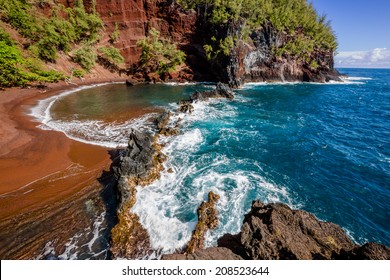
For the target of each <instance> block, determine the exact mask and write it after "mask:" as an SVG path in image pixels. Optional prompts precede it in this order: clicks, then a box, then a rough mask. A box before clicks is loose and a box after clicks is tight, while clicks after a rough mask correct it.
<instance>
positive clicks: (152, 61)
mask: <svg viewBox="0 0 390 280" xmlns="http://www.w3.org/2000/svg"><path fill="white" fill-rule="evenodd" d="M137 45H138V47H140V48H141V57H140V62H139V66H140V68H143V69H149V70H150V71H151V72H157V73H159V74H163V73H168V72H170V71H172V70H174V69H175V68H176V66H178V65H180V64H182V63H183V62H184V61H185V58H186V55H185V53H184V52H182V51H180V50H178V49H177V46H176V45H175V44H172V43H170V42H169V41H168V40H165V39H162V38H161V37H160V32H159V31H158V30H156V29H154V28H152V29H151V30H150V31H149V35H148V37H147V38H145V39H142V40H139V41H138V42H137Z"/></svg>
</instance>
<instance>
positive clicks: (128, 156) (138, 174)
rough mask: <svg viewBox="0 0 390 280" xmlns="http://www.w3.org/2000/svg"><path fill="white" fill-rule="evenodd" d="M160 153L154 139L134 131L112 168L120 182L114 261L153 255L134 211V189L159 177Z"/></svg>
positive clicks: (112, 241)
mask: <svg viewBox="0 0 390 280" xmlns="http://www.w3.org/2000/svg"><path fill="white" fill-rule="evenodd" d="M160 149H161V147H160V146H159V145H158V144H157V142H156V139H155V138H153V137H152V136H151V135H149V134H146V133H141V132H139V131H136V130H132V131H131V133H130V137H129V144H128V147H127V149H126V151H125V153H124V155H123V156H122V157H121V159H120V163H119V165H118V166H117V167H114V168H113V170H114V173H115V176H116V177H117V180H118V184H117V191H118V207H117V219H118V223H117V224H116V225H115V227H114V228H113V229H112V230H111V247H110V250H111V253H112V255H113V257H114V258H128V259H135V258H141V257H143V256H145V255H148V254H149V252H150V242H149V236H148V233H147V231H146V230H145V229H144V228H143V227H142V225H141V223H140V222H139V218H138V216H137V215H136V214H134V213H132V212H131V208H132V207H133V206H134V204H135V202H136V193H137V192H136V189H135V187H136V186H137V185H141V186H145V185H148V184H150V183H152V182H153V181H154V180H156V179H158V178H159V176H160V171H161V170H162V169H163V167H162V162H163V161H164V157H165V156H164V155H163V154H162V153H161V151H160Z"/></svg>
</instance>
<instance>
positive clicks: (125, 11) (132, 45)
mask: <svg viewBox="0 0 390 280" xmlns="http://www.w3.org/2000/svg"><path fill="white" fill-rule="evenodd" d="M61 2H62V3H63V4H64V5H65V6H73V5H74V2H75V0H61ZM169 2H171V1H160V0H154V1H153V0H96V11H97V12H98V13H99V15H100V17H101V18H102V20H103V22H104V24H105V31H104V34H103V39H102V42H101V43H103V44H104V43H105V42H107V43H108V41H109V39H110V37H109V36H110V35H111V34H112V33H113V31H114V30H115V26H116V25H118V28H119V38H118V39H117V40H116V42H115V43H114V45H115V47H116V48H118V49H119V50H120V51H121V53H122V55H123V56H124V58H125V61H126V63H128V64H130V65H133V64H134V63H136V62H137V61H138V59H139V55H140V49H139V48H138V47H137V41H138V40H140V39H143V38H145V36H146V35H147V34H148V32H149V30H150V28H155V29H157V30H159V31H160V33H161V35H162V37H165V38H170V40H172V41H174V42H175V43H177V44H178V45H179V46H181V47H184V48H185V47H186V45H188V44H189V42H190V38H191V34H192V32H193V30H194V29H195V23H196V14H195V13H193V12H183V11H181V9H179V8H178V6H177V5H175V4H170V3H169ZM92 3H93V1H92V0H84V5H85V7H86V9H89V10H90V9H92V5H93V4H92Z"/></svg>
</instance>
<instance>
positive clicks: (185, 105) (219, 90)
mask: <svg viewBox="0 0 390 280" xmlns="http://www.w3.org/2000/svg"><path fill="white" fill-rule="evenodd" d="M212 98H226V99H229V100H233V99H234V95H233V92H232V91H231V89H230V88H229V87H228V86H227V85H225V84H223V83H218V84H217V87H216V89H215V90H208V91H196V92H194V93H193V94H191V96H190V99H189V100H182V101H180V102H179V109H178V110H179V112H182V113H192V111H193V110H194V106H192V103H194V102H197V101H207V100H209V99H212Z"/></svg>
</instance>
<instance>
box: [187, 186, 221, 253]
mask: <svg viewBox="0 0 390 280" xmlns="http://www.w3.org/2000/svg"><path fill="white" fill-rule="evenodd" d="M218 199H219V195H217V194H215V193H213V192H210V193H209V194H208V201H207V202H206V201H203V202H202V204H201V205H200V206H199V208H198V211H197V213H198V223H197V224H196V227H195V230H194V231H193V232H192V236H191V240H190V242H188V246H187V250H186V253H187V254H192V253H195V251H197V250H199V249H204V242H205V237H204V236H205V234H206V232H207V231H208V230H209V229H214V228H216V227H217V226H218V217H217V214H218V212H217V210H216V209H215V203H216V202H217V200H218Z"/></svg>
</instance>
